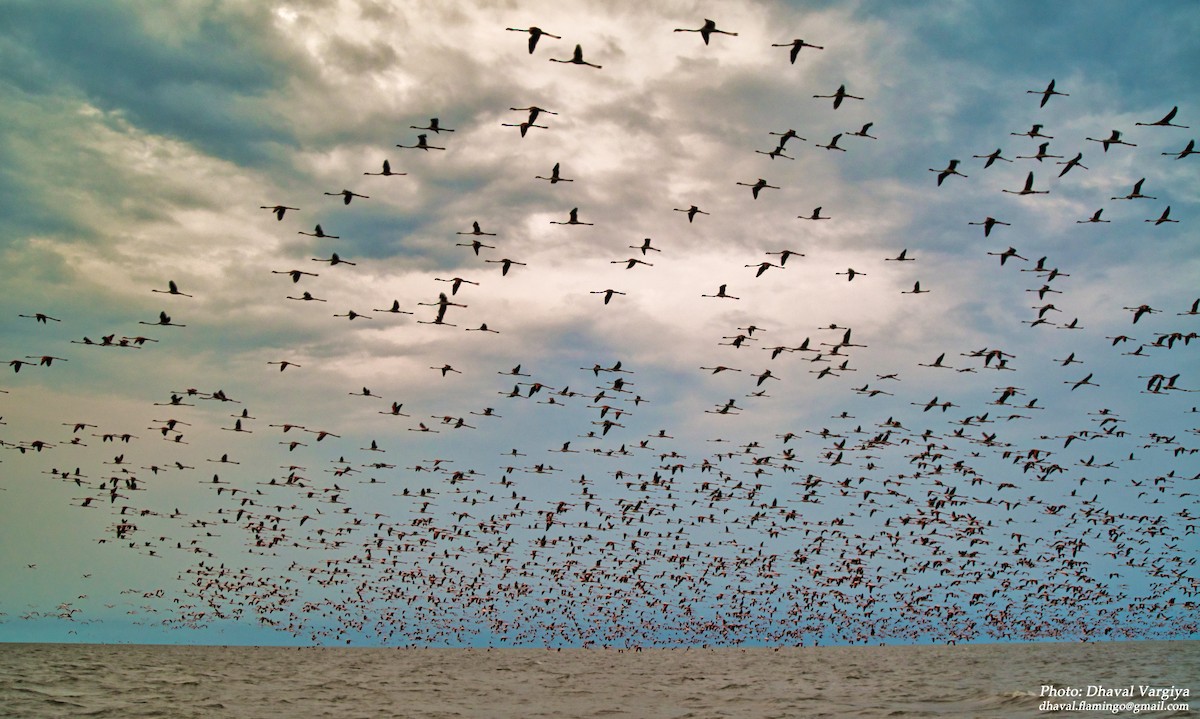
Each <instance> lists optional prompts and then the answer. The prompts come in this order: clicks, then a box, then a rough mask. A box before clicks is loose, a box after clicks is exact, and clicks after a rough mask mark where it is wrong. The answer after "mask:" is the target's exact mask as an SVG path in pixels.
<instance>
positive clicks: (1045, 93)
mask: <svg viewBox="0 0 1200 719" xmlns="http://www.w3.org/2000/svg"><path fill="white" fill-rule="evenodd" d="M1025 92H1026V93H1027V94H1029V95H1041V96H1042V101H1041V102H1040V103H1038V107H1045V106H1046V102H1047V101H1048V100H1049V99H1050V96H1051V95H1062V96H1063V97H1068V96H1069V93H1065V92H1058V91H1057V90H1055V89H1054V80H1053V79H1052V80H1050V84H1049V85H1047V86H1046V89H1045V90H1026V91H1025Z"/></svg>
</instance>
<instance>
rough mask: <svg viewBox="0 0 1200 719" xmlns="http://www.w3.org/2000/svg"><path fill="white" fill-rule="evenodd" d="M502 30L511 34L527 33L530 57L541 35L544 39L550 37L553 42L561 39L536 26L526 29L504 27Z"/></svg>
mask: <svg viewBox="0 0 1200 719" xmlns="http://www.w3.org/2000/svg"><path fill="white" fill-rule="evenodd" d="M504 29H505V30H510V31H512V32H527V33H529V54H530V55H532V54H533V50H534V48H536V47H537V44H538V40H541V39H542V36H543V35H545V36H546V37H552V38H554V39H555V40H561V39H562V38H561V37H559V36H558V35H551V34H550V33H548V32H546V31H545V30H543V29H541V28H540V27H537V26H536V25H530V26H529V27H527V28H519V27H506V28H504Z"/></svg>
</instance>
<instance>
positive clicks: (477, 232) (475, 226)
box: [454, 221, 496, 237]
mask: <svg viewBox="0 0 1200 719" xmlns="http://www.w3.org/2000/svg"><path fill="white" fill-rule="evenodd" d="M454 234H456V235H487V236H489V237H495V236H496V233H495V232H484V231H483V230H482V229H480V227H479V222H478V221H475V222H472V223H471V231H470V232H455V233H454Z"/></svg>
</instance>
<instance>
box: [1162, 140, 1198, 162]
mask: <svg viewBox="0 0 1200 719" xmlns="http://www.w3.org/2000/svg"><path fill="white" fill-rule="evenodd" d="M1161 154H1163V155H1174V156H1175V159H1176V160H1182V159H1183V158H1185V157H1187V156H1188V155H1195V154H1196V141H1195V140H1188V144H1187V145H1185V146H1184V148H1183V149H1182V150H1180V151H1179V152H1164V153H1161Z"/></svg>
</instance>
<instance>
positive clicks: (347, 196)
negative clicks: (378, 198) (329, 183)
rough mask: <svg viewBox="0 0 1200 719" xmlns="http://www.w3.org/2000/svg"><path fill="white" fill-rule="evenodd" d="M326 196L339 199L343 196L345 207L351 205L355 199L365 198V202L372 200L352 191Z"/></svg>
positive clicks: (332, 193) (329, 193) (328, 193)
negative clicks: (338, 197) (351, 201)
mask: <svg viewBox="0 0 1200 719" xmlns="http://www.w3.org/2000/svg"><path fill="white" fill-rule="evenodd" d="M325 194H326V195H332V196H334V197H337V196H338V195H341V197H342V204H343V205H349V204H350V200H352V199H354V198H355V197H361V198H363V199H364V200H369V199H371V198H370V197H368V196H367V195H360V194H358V193H357V192H351V191H350V190H342V191H341V192H326V193H325Z"/></svg>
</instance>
